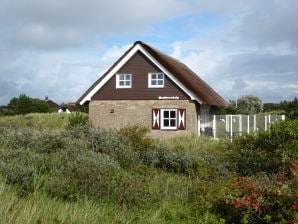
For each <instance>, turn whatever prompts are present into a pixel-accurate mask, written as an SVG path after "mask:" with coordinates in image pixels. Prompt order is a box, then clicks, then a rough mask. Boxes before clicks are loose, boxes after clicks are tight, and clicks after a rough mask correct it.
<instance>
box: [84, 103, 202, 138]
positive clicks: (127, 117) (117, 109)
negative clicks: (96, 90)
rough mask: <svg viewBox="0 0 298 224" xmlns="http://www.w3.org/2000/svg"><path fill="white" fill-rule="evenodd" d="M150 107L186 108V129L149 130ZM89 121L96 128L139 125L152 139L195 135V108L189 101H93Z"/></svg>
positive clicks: (196, 128) (196, 122)
mask: <svg viewBox="0 0 298 224" xmlns="http://www.w3.org/2000/svg"><path fill="white" fill-rule="evenodd" d="M152 108H185V109H186V130H179V131H164V130H152V129H151V127H152ZM89 117H90V121H91V122H92V124H93V125H94V126H95V127H102V128H107V129H109V128H112V129H115V128H116V129H117V128H120V127H123V126H127V125H141V126H145V127H148V128H149V129H150V130H151V133H150V135H151V136H152V137H173V136H177V135H185V134H197V133H198V121H197V117H198V116H197V106H196V103H194V102H193V101H190V100H112V101H108V100H101V101H99V100H96V101H91V102H90V104H89Z"/></svg>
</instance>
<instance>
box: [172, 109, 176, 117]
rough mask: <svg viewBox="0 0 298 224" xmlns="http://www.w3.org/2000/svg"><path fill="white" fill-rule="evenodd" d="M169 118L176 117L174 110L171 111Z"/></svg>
mask: <svg viewBox="0 0 298 224" xmlns="http://www.w3.org/2000/svg"><path fill="white" fill-rule="evenodd" d="M171 118H176V111H174V110H172V111H171Z"/></svg>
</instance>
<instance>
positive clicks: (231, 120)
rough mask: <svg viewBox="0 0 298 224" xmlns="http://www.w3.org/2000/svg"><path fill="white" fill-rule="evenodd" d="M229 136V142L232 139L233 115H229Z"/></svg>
mask: <svg viewBox="0 0 298 224" xmlns="http://www.w3.org/2000/svg"><path fill="white" fill-rule="evenodd" d="M230 124H231V125H230V136H231V142H232V141H233V115H230Z"/></svg>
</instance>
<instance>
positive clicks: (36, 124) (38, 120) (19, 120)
mask: <svg viewBox="0 0 298 224" xmlns="http://www.w3.org/2000/svg"><path fill="white" fill-rule="evenodd" d="M69 116H70V115H69V114H64V113H48V114H43V113H32V114H27V115H15V116H0V127H9V128H30V129H33V130H39V131H40V130H45V129H48V130H60V129H63V128H65V127H66V125H67V123H68V117H69Z"/></svg>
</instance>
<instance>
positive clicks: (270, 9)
mask: <svg viewBox="0 0 298 224" xmlns="http://www.w3.org/2000/svg"><path fill="white" fill-rule="evenodd" d="M212 3H214V1H212ZM269 3H270V4H269ZM204 4H205V7H207V8H208V10H209V11H210V12H214V13H215V12H217V13H219V14H220V16H222V17H224V18H225V22H224V23H223V24H221V25H220V27H211V28H209V30H208V32H205V33H200V34H199V35H196V36H193V37H192V38H189V39H187V40H185V41H179V42H176V43H175V45H174V46H173V54H175V55H177V56H179V59H180V60H181V61H183V62H185V63H186V64H187V65H189V67H191V68H192V69H194V71H195V72H196V73H197V74H198V75H199V76H201V77H202V78H203V79H204V80H205V81H207V82H208V83H209V84H210V85H211V86H212V87H214V88H215V89H216V90H217V91H218V92H219V93H221V94H222V95H223V96H225V97H226V98H231V96H235V95H238V96H239V95H244V94H254V95H258V96H259V97H261V98H262V99H263V100H264V101H266V102H268V101H269V102H279V101H281V100H292V99H293V98H294V97H295V96H297V85H298V81H297V80H298V79H297V77H298V63H297V61H298V58H297V57H298V48H297V47H298V25H297V24H296V23H295V22H294V21H296V20H297V9H298V2H297V1H292V0H290V1H279V0H275V1H262V2H261V3H260V4H259V3H258V4H256V2H254V1H250V2H249V1H245V2H241V6H242V7H243V8H245V10H242V11H241V10H240V11H234V10H235V9H236V8H237V7H238V6H239V4H236V3H235V4H233V6H232V8H233V10H232V11H230V10H229V9H226V7H225V6H223V5H221V4H222V3H220V2H219V1H215V5H212V4H211V3H210V4H209V3H206V2H204ZM228 14H229V15H228ZM177 45H179V46H177ZM177 49H179V50H180V53H179V54H177ZM181 49H183V50H181ZM181 52H184V53H183V54H182V53H181ZM293 83H294V85H292V84H293Z"/></svg>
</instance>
